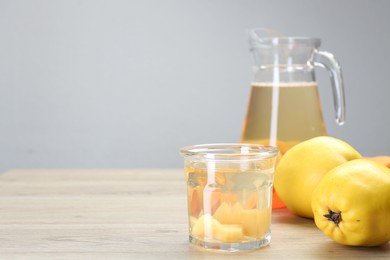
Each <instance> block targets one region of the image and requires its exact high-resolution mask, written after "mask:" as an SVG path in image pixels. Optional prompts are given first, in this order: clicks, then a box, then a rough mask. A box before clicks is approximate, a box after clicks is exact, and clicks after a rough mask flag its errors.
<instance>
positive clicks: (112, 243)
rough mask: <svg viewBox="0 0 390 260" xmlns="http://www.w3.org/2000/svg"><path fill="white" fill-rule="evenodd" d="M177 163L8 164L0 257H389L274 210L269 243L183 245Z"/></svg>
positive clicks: (0, 208) (1, 199) (0, 203)
mask: <svg viewBox="0 0 390 260" xmlns="http://www.w3.org/2000/svg"><path fill="white" fill-rule="evenodd" d="M186 207H187V206H186V191H185V180H184V174H183V173H182V171H181V170H180V169H173V170H169V169H164V170H161V169H150V170H146V169H145V170H11V171H8V172H6V173H5V174H2V175H0V259H156V258H165V259H229V258H233V259H259V258H263V259H266V258H268V259H269V258H271V259H272V258H274V259H282V258H286V259H291V258H299V259H302V258H306V259H319V258H323V259H344V258H353V259H357V258H362V259H373V258H378V259H379V258H382V259H390V243H388V244H387V245H385V246H382V247H377V248H362V247H346V246H342V245H339V244H336V243H335V242H333V241H331V240H330V239H328V238H327V237H326V236H325V235H324V234H323V233H322V232H321V231H320V230H318V229H317V228H316V227H315V225H314V223H313V221H312V220H308V219H303V218H299V217H296V216H294V215H292V214H291V213H289V212H288V211H287V210H285V209H283V210H276V211H274V212H273V223H272V242H271V245H269V246H268V247H265V248H262V249H259V250H254V251H249V252H241V253H218V252H210V251H206V250H203V249H199V248H197V247H195V246H193V245H190V244H189V243H188V229H187V209H186Z"/></svg>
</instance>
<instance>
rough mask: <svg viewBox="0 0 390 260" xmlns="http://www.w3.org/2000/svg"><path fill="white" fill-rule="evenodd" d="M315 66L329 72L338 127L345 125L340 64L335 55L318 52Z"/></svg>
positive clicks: (315, 53)
mask: <svg viewBox="0 0 390 260" xmlns="http://www.w3.org/2000/svg"><path fill="white" fill-rule="evenodd" d="M313 64H314V66H318V67H321V68H325V69H327V70H328V72H329V76H330V79H331V83H332V89H333V102H334V108H335V112H336V123H337V124H338V125H343V124H344V121H345V95H344V83H343V75H342V72H341V67H340V64H339V63H338V62H337V60H336V59H335V58H334V56H333V54H331V53H329V52H325V51H318V50H316V51H315V52H314V56H313Z"/></svg>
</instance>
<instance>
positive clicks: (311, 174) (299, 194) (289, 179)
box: [274, 136, 361, 218]
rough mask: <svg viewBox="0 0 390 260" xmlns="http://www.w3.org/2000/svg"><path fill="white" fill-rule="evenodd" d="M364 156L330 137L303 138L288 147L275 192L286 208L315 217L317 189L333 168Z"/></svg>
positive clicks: (277, 177)
mask: <svg viewBox="0 0 390 260" xmlns="http://www.w3.org/2000/svg"><path fill="white" fill-rule="evenodd" d="M358 158H361V155H360V154H359V152H357V151H356V150H355V149H354V148H353V147H352V146H350V145H349V144H347V143H346V142H344V141H342V140H339V139H337V138H333V137H330V136H319V137H314V138H312V139H309V140H306V141H303V142H301V143H299V144H297V145H295V146H293V147H292V148H291V149H290V150H288V151H287V152H286V153H285V154H284V155H283V157H282V158H281V159H280V161H279V164H278V165H277V167H276V171H275V179H274V187H275V191H276V193H277V194H278V196H279V197H280V199H281V200H282V201H283V202H284V204H285V205H286V207H287V208H288V209H290V210H291V211H292V212H293V213H295V214H296V215H298V216H302V217H307V218H313V211H312V209H311V197H312V193H313V190H314V189H315V187H316V186H317V185H318V183H319V182H320V181H321V179H322V178H323V177H324V175H325V174H326V173H327V172H328V171H330V170H331V169H333V168H335V167H336V166H339V165H341V164H343V163H345V162H347V161H350V160H353V159H358Z"/></svg>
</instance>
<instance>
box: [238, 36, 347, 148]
mask: <svg viewBox="0 0 390 260" xmlns="http://www.w3.org/2000/svg"><path fill="white" fill-rule="evenodd" d="M320 44H321V41H320V39H317V38H305V37H266V38H262V37H259V34H258V32H257V31H256V30H252V31H250V47H251V51H252V53H253V56H254V60H255V67H254V75H253V76H254V77H253V82H252V86H251V93H250V98H249V103H248V108H247V114H246V117H245V120H244V124H243V128H242V135H241V142H242V143H256V144H265V145H273V146H277V147H278V148H279V149H280V151H281V154H284V153H285V152H286V151H287V150H288V149H289V148H291V147H292V146H294V145H295V144H297V143H299V142H301V141H304V140H307V139H310V138H312V137H315V136H320V135H326V128H325V123H324V120H323V116H322V108H321V103H320V99H319V94H318V87H317V82H316V79H315V74H314V67H315V66H319V67H323V68H326V69H327V70H328V71H329V75H330V78H331V83H332V87H333V97H334V107H335V109H336V122H337V123H338V124H339V125H342V124H343V123H344V119H345V100H344V87H343V80H342V73H341V68H340V65H339V63H338V62H337V61H336V59H335V58H334V57H333V55H332V54H330V53H328V52H324V51H319V50H318V47H319V46H320Z"/></svg>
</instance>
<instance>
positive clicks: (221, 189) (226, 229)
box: [186, 167, 273, 251]
mask: <svg viewBox="0 0 390 260" xmlns="http://www.w3.org/2000/svg"><path fill="white" fill-rule="evenodd" d="M186 176H187V191H188V196H187V198H188V215H189V228H190V241H191V242H192V243H195V244H198V245H201V246H203V247H206V248H218V249H222V250H225V249H226V250H233V251H234V250H241V249H245V247H248V248H249V247H259V246H263V245H266V244H268V243H269V239H270V231H269V226H270V222H271V204H272V201H271V195H272V181H273V169H265V170H256V171H234V170H232V169H227V170H218V171H215V172H213V171H210V169H208V170H206V169H202V168H200V169H199V168H197V169H194V168H189V167H188V168H186ZM224 247H225V249H224Z"/></svg>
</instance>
